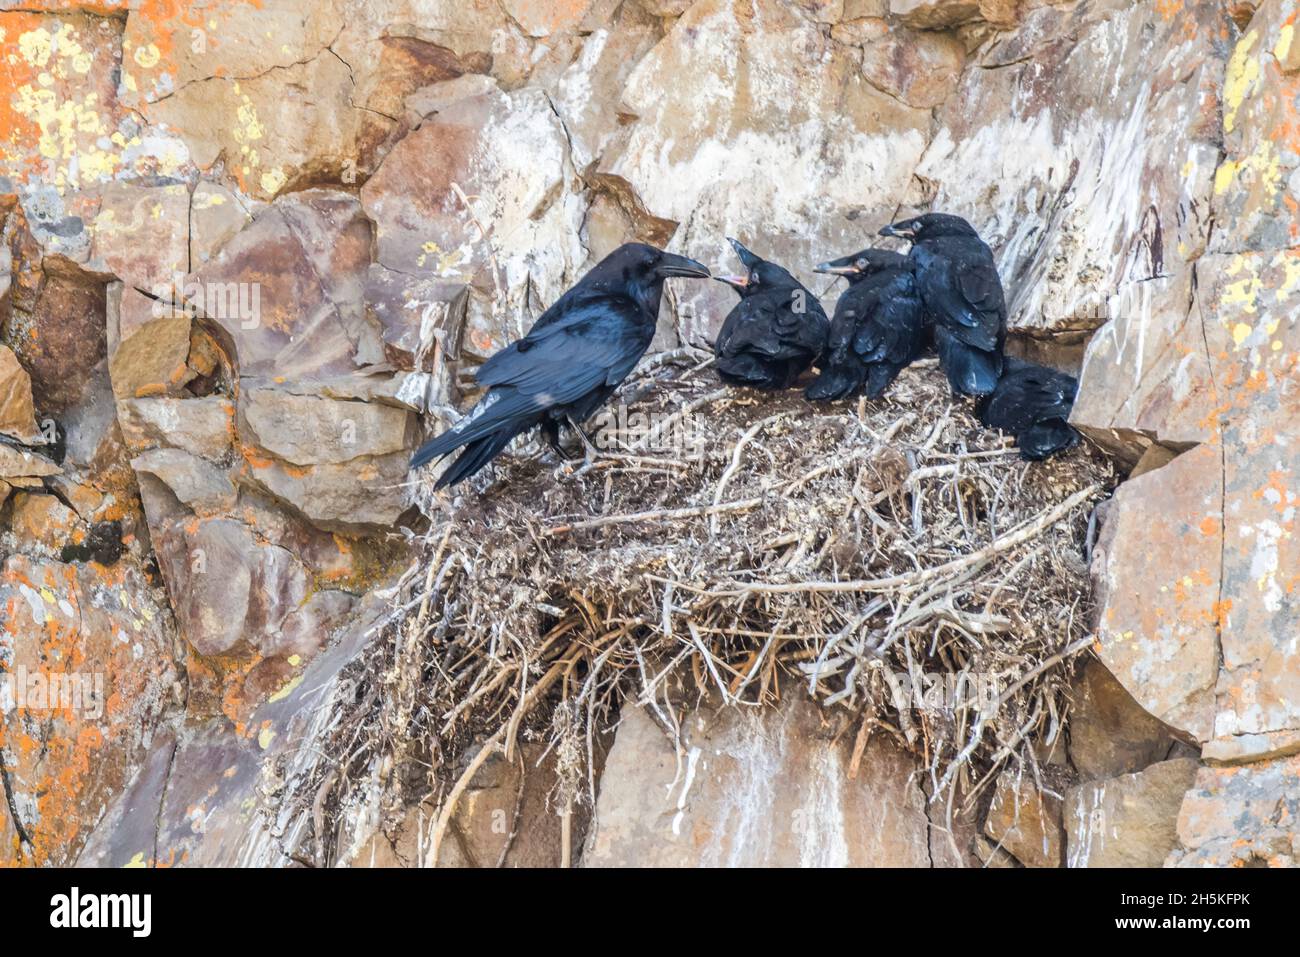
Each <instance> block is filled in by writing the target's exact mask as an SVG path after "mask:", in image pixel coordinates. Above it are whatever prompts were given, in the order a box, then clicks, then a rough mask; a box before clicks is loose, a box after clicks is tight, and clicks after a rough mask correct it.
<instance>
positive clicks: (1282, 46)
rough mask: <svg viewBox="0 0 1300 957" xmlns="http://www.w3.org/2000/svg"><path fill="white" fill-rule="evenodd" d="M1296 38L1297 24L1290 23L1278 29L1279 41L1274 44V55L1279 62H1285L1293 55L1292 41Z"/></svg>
mask: <svg viewBox="0 0 1300 957" xmlns="http://www.w3.org/2000/svg"><path fill="white" fill-rule="evenodd" d="M1294 39H1295V24H1292V23H1288V24H1286V25H1285V26H1283V27H1282V29H1281V30H1279V31H1278V35H1277V43H1275V44H1274V45H1273V56H1275V57H1276V58H1277V60H1278V62H1279V63H1281V62H1285V61H1286V58H1287V57H1288V56H1290V55H1291V43H1292V41H1293V40H1294Z"/></svg>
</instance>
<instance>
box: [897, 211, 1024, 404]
mask: <svg viewBox="0 0 1300 957" xmlns="http://www.w3.org/2000/svg"><path fill="white" fill-rule="evenodd" d="M880 235H882V236H897V237H900V238H902V239H908V240H910V241H911V243H912V250H911V253H910V254H909V256H910V258H911V260H912V262H913V264H914V267H915V269H914V271H915V274H916V286H917V289H919V290H920V292H921V299H922V300H923V301H924V302H925V307H926V309H927V310H928V311H929V313H930V315H931V316H932V317H933V319H934V345H935V348H936V349H937V350H938V352H939V363H940V365H942V366H943V369H944V371H945V372H946V373H947V374H948V382H949V384H951V386H952V388H953V391H955V392H960V393H962V394H963V395H987V394H988V393H990V392H992V391H993V389H994V387H995V386H997V384H998V377H999V376H1001V375H1002V346H1003V344H1004V342H1005V341H1006V335H1007V304H1006V298H1005V297H1004V295H1003V293H1002V281H1001V280H1000V279H999V278H998V268H997V265H996V264H995V263H994V262H993V253H992V252H991V251H990V250H989V247H988V246H986V245H985V244H984V240H982V239H980V238H979V235H978V234H977V233H976V232H975V230H974V229H973V228H971V224H970V223H968V222H966V220H964V219H962V218H961V217H960V216H949V215H948V214H946V213H926V214H925V215H923V216H917V217H915V218H913V219H907V220H904V221H902V222H899V223H894V224H893V225H891V226H886V227H885V228H884V229H882V230H881V231H880Z"/></svg>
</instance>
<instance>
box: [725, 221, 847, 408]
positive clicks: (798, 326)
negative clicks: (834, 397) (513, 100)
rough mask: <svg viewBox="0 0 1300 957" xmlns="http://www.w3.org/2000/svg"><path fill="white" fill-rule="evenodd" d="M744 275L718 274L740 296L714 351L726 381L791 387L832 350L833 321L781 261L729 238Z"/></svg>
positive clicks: (768, 387)
mask: <svg viewBox="0 0 1300 957" xmlns="http://www.w3.org/2000/svg"><path fill="white" fill-rule="evenodd" d="M728 242H730V243H731V245H732V247H733V248H734V249H735V250H736V255H737V256H739V257H740V261H741V262H742V263H744V264H745V269H746V270H747V274H746V275H744V276H717V277H715V278H716V279H717V280H718V281H719V282H725V283H726V284H727V285H729V286H731V287H732V288H733V289H735V290H736V292H738V293H739V294H740V302H738V303H736V307H735V308H734V309H732V310H731V312H729V313H728V314H727V318H726V319H725V320H724V321H723V323H722V331H721V332H719V333H718V341H717V342H715V343H714V345H713V351H714V353H716V354H717V357H718V375H719V377H721V379H722V381H723V382H729V383H731V384H732V385H746V386H751V387H752V388H755V389H785V388H789V387H790V385H792V384H793V383H794V381H795V380H796V379H798V378H799V376H800V375H801V374H802V373H803V371H804V370H805V369H807V368H808V366H810V365H812V363H813V360H814V359H816V358H817V357H818V356H820V355H821V354H822V351H823V350H824V349H825V348H826V334H827V332H828V331H829V330H830V320H828V319H827V318H826V311H825V310H824V309H822V307H821V303H819V302H818V301H817V297H816V296H814V295H813V294H812V293H811V292H809V291H808V290H807V289H805V288H804V287H803V286H801V285H800V284H799V280H797V279H795V278H794V276H791V275H790V274H789V273H788V272H786V271H785V270H784V269H782V268H781V267H780V266H778V265H777V264H776V263H770V262H768V261H767V260H765V259H760V258H759V257H758V256H755V255H754V254H753V253H751V252H750V251H749V250H748V249H746V248H745V247H744V246H742V245H741V244H740V243H738V242H737V241H736V240H734V239H731V240H728Z"/></svg>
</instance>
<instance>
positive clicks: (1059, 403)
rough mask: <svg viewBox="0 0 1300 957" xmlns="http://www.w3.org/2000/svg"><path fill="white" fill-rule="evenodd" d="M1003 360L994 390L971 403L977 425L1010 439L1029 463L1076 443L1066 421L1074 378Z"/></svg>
mask: <svg viewBox="0 0 1300 957" xmlns="http://www.w3.org/2000/svg"><path fill="white" fill-rule="evenodd" d="M1005 362H1006V370H1005V371H1004V373H1003V375H1002V379H1001V380H1000V381H999V382H998V385H997V388H996V389H994V390H993V392H992V393H991V394H989V395H986V396H983V397H982V398H981V399H980V400H979V401H978V402H976V403H975V412H976V414H977V415H979V418H980V421H981V422H983V423H984V424H985V425H987V426H988V427H989V428H991V429H1001V430H1002V431H1003V432H1008V433H1010V434H1011V435H1014V436H1015V437H1016V445H1018V446H1019V447H1020V454H1021V456H1022V457H1023V458H1026V459H1029V460H1030V461H1037V460H1039V459H1045V458H1047V457H1048V456H1049V455H1051V454H1052V453H1054V452H1060V451H1062V450H1063V449H1068V448H1073V447H1074V446H1075V445H1077V444H1078V442H1079V433H1078V432H1076V431H1075V430H1074V429H1073V428H1071V427H1070V425H1069V418H1070V409H1071V408H1072V407H1073V406H1074V397H1075V395H1076V393H1077V392H1078V391H1079V382H1078V380H1077V379H1075V378H1074V376H1071V375H1066V374H1065V373H1064V372H1057V371H1056V370H1055V369H1048V368H1045V367H1044V366H1040V365H1035V364H1034V363H1032V362H1025V361H1024V360H1023V359H1016V358H1014V357H1012V356H1007V358H1006V360H1005Z"/></svg>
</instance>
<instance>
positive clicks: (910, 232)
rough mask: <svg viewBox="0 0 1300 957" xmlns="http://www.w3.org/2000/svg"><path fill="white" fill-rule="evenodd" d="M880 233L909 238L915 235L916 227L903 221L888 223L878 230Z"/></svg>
mask: <svg viewBox="0 0 1300 957" xmlns="http://www.w3.org/2000/svg"><path fill="white" fill-rule="evenodd" d="M880 235H882V236H893V237H894V238H895V239H911V238H912V237H913V236H915V235H916V228H915V227H913V226H906V225H904V224H903V223H890V224H889V225H888V226H886V227H884V228H883V229H882V230H881V231H880Z"/></svg>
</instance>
